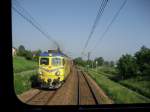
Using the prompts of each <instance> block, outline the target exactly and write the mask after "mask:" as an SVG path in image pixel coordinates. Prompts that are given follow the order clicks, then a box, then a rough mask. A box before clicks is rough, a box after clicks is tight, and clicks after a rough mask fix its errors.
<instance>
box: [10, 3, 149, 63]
mask: <svg viewBox="0 0 150 112" xmlns="http://www.w3.org/2000/svg"><path fill="white" fill-rule="evenodd" d="M12 1H14V0H12ZM18 1H19V2H20V4H21V5H22V6H23V7H24V8H25V9H26V10H27V11H28V12H29V13H30V14H31V15H32V16H33V17H34V18H35V19H36V21H37V22H38V23H39V24H40V25H41V26H42V28H43V29H44V30H45V31H46V32H48V33H49V34H50V35H51V36H52V37H53V38H54V39H55V40H56V41H58V43H59V44H60V46H61V49H62V50H63V51H64V52H65V53H68V55H70V56H72V57H78V56H81V52H82V50H83V47H84V44H85V42H86V40H87V38H88V35H89V33H90V30H91V27H92V25H93V22H94V20H95V18H96V15H97V11H98V9H99V4H100V2H101V0H18ZM123 1H124V0H109V2H108V4H107V7H106V8H105V10H104V12H103V16H102V17H101V19H100V21H99V23H98V26H97V28H96V30H95V32H94V34H93V36H92V38H91V40H90V42H89V45H88V47H87V49H86V50H85V52H88V51H90V50H91V49H92V48H93V47H94V45H95V44H96V42H97V41H98V39H99V38H100V36H101V35H102V33H103V32H104V31H105V29H106V27H107V26H108V24H109V23H110V21H111V20H112V18H113V16H114V15H115V13H116V12H117V10H118V9H119V7H120V6H121V4H122V3H123ZM12 3H13V2H12ZM149 11H150V0H127V3H126V5H125V6H124V8H123V9H122V10H121V12H120V14H119V16H118V17H117V19H116V21H115V22H114V23H113V24H112V26H111V28H110V29H109V31H108V32H107V34H106V35H105V37H104V38H103V39H102V41H101V42H100V43H99V45H98V46H97V47H96V48H95V49H94V51H92V53H91V59H93V58H95V57H99V56H102V57H103V58H104V59H106V60H114V61H115V60H118V59H119V57H120V56H121V55H122V54H125V53H129V54H134V53H135V52H136V51H137V50H139V49H140V47H141V46H142V45H145V46H146V47H149V48H150V13H149ZM12 30H13V31H12V37H13V46H14V47H18V46H19V45H21V44H22V45H24V46H25V47H26V48H27V49H30V50H36V49H41V50H43V51H46V50H48V49H53V48H55V45H54V44H53V43H52V42H51V41H50V40H48V39H47V38H45V37H44V36H43V35H42V34H41V33H40V32H39V31H38V30H37V29H35V28H34V27H33V26H32V25H31V24H30V23H28V22H27V21H26V20H24V19H23V18H22V17H21V16H20V15H18V14H17V13H16V12H14V11H13V10H12ZM84 58H85V59H86V57H85V56H84Z"/></svg>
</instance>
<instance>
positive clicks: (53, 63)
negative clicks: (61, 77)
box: [52, 58, 61, 66]
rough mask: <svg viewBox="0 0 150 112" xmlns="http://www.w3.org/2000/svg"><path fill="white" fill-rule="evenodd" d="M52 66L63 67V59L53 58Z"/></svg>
mask: <svg viewBox="0 0 150 112" xmlns="http://www.w3.org/2000/svg"><path fill="white" fill-rule="evenodd" d="M52 65H53V66H60V65H61V59H60V58H52Z"/></svg>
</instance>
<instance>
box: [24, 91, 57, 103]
mask: <svg viewBox="0 0 150 112" xmlns="http://www.w3.org/2000/svg"><path fill="white" fill-rule="evenodd" d="M56 92H57V90H52V91H49V90H40V91H39V92H38V93H37V94H35V95H34V96H33V97H31V98H30V99H28V100H27V101H26V102H25V103H27V104H30V105H47V104H48V102H49V101H50V100H51V99H52V98H53V96H54V95H55V94H56Z"/></svg>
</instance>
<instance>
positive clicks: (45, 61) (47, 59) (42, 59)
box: [40, 58, 49, 65]
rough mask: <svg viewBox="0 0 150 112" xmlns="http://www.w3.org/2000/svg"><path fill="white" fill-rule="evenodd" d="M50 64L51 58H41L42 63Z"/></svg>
mask: <svg viewBox="0 0 150 112" xmlns="http://www.w3.org/2000/svg"><path fill="white" fill-rule="evenodd" d="M42 64H44V65H49V58H41V59H40V65H42Z"/></svg>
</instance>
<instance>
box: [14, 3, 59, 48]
mask: <svg viewBox="0 0 150 112" xmlns="http://www.w3.org/2000/svg"><path fill="white" fill-rule="evenodd" d="M20 8H21V7H20ZM12 9H13V10H14V11H15V12H16V13H18V14H19V15H20V16H21V17H23V18H24V19H25V20H26V21H27V22H29V23H30V24H31V25H32V26H33V27H35V28H36V29H37V30H38V31H40V32H41V34H43V36H45V37H46V38H47V39H48V40H50V41H52V42H53V43H54V44H55V45H56V47H57V48H60V47H59V44H58V43H57V41H56V40H54V39H53V38H52V37H51V36H50V35H49V34H48V33H47V32H45V31H43V30H42V28H41V27H40V24H38V23H37V22H36V23H35V19H34V18H33V17H32V16H31V15H29V13H28V12H27V11H26V13H28V15H29V17H30V18H29V17H26V16H25V15H24V14H23V13H21V12H20V11H19V10H17V8H15V7H14V6H13V5H12ZM23 10H24V11H25V9H23ZM37 24H38V25H37Z"/></svg>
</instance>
